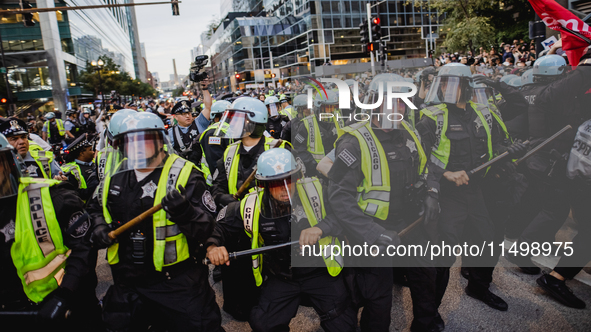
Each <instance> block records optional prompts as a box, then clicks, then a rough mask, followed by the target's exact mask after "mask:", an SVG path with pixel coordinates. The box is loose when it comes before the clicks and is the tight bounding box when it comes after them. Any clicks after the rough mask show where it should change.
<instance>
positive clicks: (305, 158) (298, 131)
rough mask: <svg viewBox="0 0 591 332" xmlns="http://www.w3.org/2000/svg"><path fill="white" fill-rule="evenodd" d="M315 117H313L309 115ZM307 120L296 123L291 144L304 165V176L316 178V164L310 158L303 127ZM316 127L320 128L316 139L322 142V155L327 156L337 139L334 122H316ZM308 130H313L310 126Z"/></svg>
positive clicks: (304, 127) (312, 158)
mask: <svg viewBox="0 0 591 332" xmlns="http://www.w3.org/2000/svg"><path fill="white" fill-rule="evenodd" d="M311 116H315V115H311ZM306 119H307V118H304V119H302V120H300V121H299V122H298V126H297V128H295V130H294V131H293V132H292V137H291V138H290V139H291V142H293V143H292V144H293V147H294V149H295V150H296V151H297V152H298V156H299V157H300V159H301V160H302V162H303V163H304V166H305V167H306V176H317V175H318V174H319V173H318V171H317V170H316V166H318V163H317V162H316V160H315V159H314V157H313V156H312V153H310V152H309V151H308V135H309V133H308V130H306V126H305V125H304V123H303V121H306ZM317 123H318V126H319V127H320V128H319V130H320V137H318V138H316V139H320V140H321V141H322V146H323V147H324V154H325V155H326V154H328V153H329V152H330V150H332V147H333V146H334V143H335V141H336V139H337V132H336V127H335V125H334V122H332V121H331V122H327V121H317ZM310 130H313V128H312V126H310Z"/></svg>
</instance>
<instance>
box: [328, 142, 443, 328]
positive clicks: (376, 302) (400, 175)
mask: <svg viewBox="0 0 591 332" xmlns="http://www.w3.org/2000/svg"><path fill="white" fill-rule="evenodd" d="M373 132H374V134H375V135H376V137H377V138H378V140H379V141H380V143H381V144H382V147H383V149H384V152H385V155H386V158H387V159H388V167H389V170H390V185H391V189H390V204H389V211H388V217H387V219H386V220H381V219H378V218H374V217H371V216H369V215H366V214H365V213H364V212H363V211H362V210H361V209H360V208H356V207H357V206H358V203H357V196H358V192H357V187H358V186H360V185H361V183H362V181H363V179H364V175H363V173H362V170H361V150H360V146H359V141H358V139H357V138H355V137H354V136H352V135H350V134H347V133H346V134H344V135H343V136H342V137H341V138H340V139H339V140H338V141H337V145H336V153H335V155H336V159H335V162H334V165H333V166H332V168H331V170H330V172H329V174H328V177H329V180H330V182H329V185H328V195H329V196H328V199H329V202H330V204H331V207H332V210H333V211H334V213H335V216H336V218H337V219H338V220H339V221H340V222H341V225H342V226H343V228H344V230H345V233H346V235H347V238H348V239H349V241H350V242H351V244H352V245H353V244H361V245H362V244H363V243H364V242H365V243H367V244H368V245H372V244H375V243H376V242H377V240H378V238H379V237H380V235H381V234H383V233H384V232H385V231H386V230H394V231H400V230H402V229H403V228H405V227H406V226H408V224H410V223H411V222H412V221H414V220H415V219H417V218H418V213H419V208H420V207H418V206H412V205H411V204H409V203H408V201H407V199H406V197H407V194H408V192H407V190H406V189H405V188H406V187H407V186H408V185H410V184H415V183H416V182H417V181H418V180H419V174H418V166H419V155H418V152H417V147H416V143H415V142H414V140H413V138H412V137H411V136H410V134H409V133H408V132H407V131H406V130H394V131H391V132H384V131H382V130H373ZM413 144H414V148H413ZM432 186H437V185H436V184H433V185H432ZM343 206H347V207H350V208H342V207H343ZM421 227H422V226H421ZM406 240H408V241H412V243H421V244H425V243H426V242H427V241H426V238H425V236H424V232H422V233H419V234H418V235H416V237H415V238H411V239H406ZM347 259H348V261H349V259H354V258H348V257H347ZM363 259H367V258H366V257H363ZM396 265H398V266H409V267H410V268H408V269H406V271H405V272H406V274H407V277H408V279H409V286H410V288H411V296H412V299H413V312H414V317H415V318H414V322H413V330H421V329H423V330H424V329H427V328H428V327H429V326H431V325H432V324H434V321H435V320H436V319H437V317H438V313H437V308H438V306H439V303H440V300H441V297H442V296H443V292H445V284H443V286H442V287H441V286H439V283H441V281H443V282H447V271H445V269H443V270H442V271H440V272H439V271H437V269H435V268H434V267H433V265H432V264H431V262H429V261H428V260H421V259H417V260H413V261H404V262H402V261H400V262H398V263H397V264H396ZM363 266H366V265H363ZM356 272H357V275H356V279H357V281H356V283H357V285H358V287H359V288H360V292H361V306H364V309H363V314H362V317H361V327H362V330H364V331H388V330H389V326H390V309H391V308H392V285H393V269H392V268H388V267H364V268H356ZM439 319H440V318H439Z"/></svg>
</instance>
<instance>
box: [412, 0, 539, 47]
mask: <svg viewBox="0 0 591 332" xmlns="http://www.w3.org/2000/svg"><path fill="white" fill-rule="evenodd" d="M413 3H414V5H415V6H420V7H427V6H428V7H429V8H430V9H431V10H436V11H437V12H438V13H439V15H443V17H444V19H443V27H442V29H443V31H441V33H440V35H442V37H444V41H443V45H442V46H443V47H446V48H447V50H448V51H449V52H455V51H464V50H466V49H468V50H470V51H472V54H477V53H476V49H478V48H479V47H484V48H485V49H490V47H491V46H494V45H498V44H499V43H500V42H501V41H510V40H513V39H526V37H527V36H528V33H527V32H528V23H527V22H528V21H529V19H531V18H533V11H532V9H531V6H529V3H528V2H527V0H506V1H499V0H456V1H448V0H430V1H428V2H427V1H422V0H414V1H413Z"/></svg>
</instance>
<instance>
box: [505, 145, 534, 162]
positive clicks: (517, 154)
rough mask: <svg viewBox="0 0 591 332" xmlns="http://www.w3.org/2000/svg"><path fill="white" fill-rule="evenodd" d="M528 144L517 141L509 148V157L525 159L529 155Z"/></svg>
mask: <svg viewBox="0 0 591 332" xmlns="http://www.w3.org/2000/svg"><path fill="white" fill-rule="evenodd" d="M528 146H529V143H528V144H525V143H522V142H521V141H517V142H515V143H513V144H511V146H509V147H508V148H507V152H509V157H511V158H512V159H517V158H521V157H523V156H524V155H525V154H526V153H527V147H528Z"/></svg>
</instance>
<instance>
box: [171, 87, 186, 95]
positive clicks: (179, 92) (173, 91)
mask: <svg viewBox="0 0 591 332" xmlns="http://www.w3.org/2000/svg"><path fill="white" fill-rule="evenodd" d="M183 92H185V88H183V87H179V88H176V89H174V90H172V96H173V97H180V96H182V95H183Z"/></svg>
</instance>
